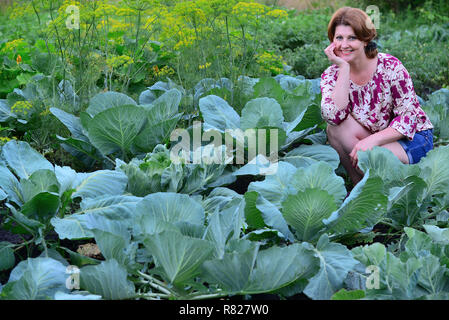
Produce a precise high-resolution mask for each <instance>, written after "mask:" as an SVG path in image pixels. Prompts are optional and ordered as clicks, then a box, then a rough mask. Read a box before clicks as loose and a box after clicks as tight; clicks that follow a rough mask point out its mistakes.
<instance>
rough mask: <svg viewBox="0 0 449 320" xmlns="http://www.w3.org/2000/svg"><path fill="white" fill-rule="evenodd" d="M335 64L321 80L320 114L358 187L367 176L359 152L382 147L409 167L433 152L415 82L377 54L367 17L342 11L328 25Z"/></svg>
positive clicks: (357, 11) (399, 66) (395, 61)
mask: <svg viewBox="0 0 449 320" xmlns="http://www.w3.org/2000/svg"><path fill="white" fill-rule="evenodd" d="M328 37H329V40H330V42H331V44H330V45H329V46H328V47H327V48H326V49H325V50H324V52H325V53H326V55H327V57H328V58H329V60H330V62H331V63H333V64H332V65H331V66H330V67H329V68H327V69H326V70H325V71H324V72H323V74H322V76H321V93H322V101H321V114H322V117H323V119H325V120H326V121H327V122H328V126H327V135H328V140H329V143H330V144H331V146H332V147H333V148H334V149H335V150H336V151H337V152H338V154H339V156H340V161H341V163H342V165H343V167H344V168H345V169H346V171H347V172H348V175H349V176H350V178H351V180H352V182H353V183H354V185H356V184H357V183H358V182H359V181H360V180H361V179H362V177H363V172H362V171H361V170H360V169H359V168H358V167H357V151H359V150H361V151H365V150H367V149H372V148H373V147H374V146H381V147H384V148H387V149H389V150H390V151H392V152H393V154H394V155H396V156H397V157H398V158H399V160H401V161H402V162H403V163H405V164H413V163H417V162H418V161H419V160H420V159H421V158H422V157H423V156H425V155H426V153H427V152H428V151H429V150H431V149H432V148H433V125H432V123H431V122H430V120H429V118H428V117H427V116H426V114H425V113H424V111H423V110H422V109H421V107H420V105H419V102H418V99H417V96H416V94H415V91H414V89H413V84H412V80H411V79H410V76H409V74H408V72H407V70H406V69H405V67H404V66H403V65H402V63H401V62H400V61H399V60H398V59H397V58H395V57H393V56H392V55H389V54H386V53H378V51H377V49H376V44H375V43H374V42H372V40H373V39H374V38H375V37H376V29H375V28H374V26H373V24H372V22H371V20H370V18H369V17H368V15H367V14H366V13H365V12H364V11H362V10H360V9H356V8H350V7H344V8H341V9H338V10H337V11H336V12H335V13H334V14H333V16H332V18H331V21H330V22H329V25H328Z"/></svg>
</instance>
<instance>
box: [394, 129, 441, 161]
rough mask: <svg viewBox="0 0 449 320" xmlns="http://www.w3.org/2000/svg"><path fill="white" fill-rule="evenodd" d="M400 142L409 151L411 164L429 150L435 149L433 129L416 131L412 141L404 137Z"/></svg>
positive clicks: (406, 151)
mask: <svg viewBox="0 0 449 320" xmlns="http://www.w3.org/2000/svg"><path fill="white" fill-rule="evenodd" d="M398 142H399V144H400V145H401V146H402V147H403V148H404V150H405V153H407V156H408V161H409V164H414V163H418V162H419V160H421V158H422V157H425V156H426V154H427V152H429V151H430V150H432V149H433V129H428V130H423V131H420V132H417V133H415V136H414V137H413V140H412V141H410V140H409V139H408V138H403V139H401V140H398Z"/></svg>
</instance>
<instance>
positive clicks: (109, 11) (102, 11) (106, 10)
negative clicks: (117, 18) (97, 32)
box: [94, 3, 118, 17]
mask: <svg viewBox="0 0 449 320" xmlns="http://www.w3.org/2000/svg"><path fill="white" fill-rule="evenodd" d="M117 11H118V8H117V7H116V6H114V5H112V4H107V3H100V5H99V6H98V8H97V9H95V11H94V14H95V16H96V17H103V16H112V15H114V14H116V12H117Z"/></svg>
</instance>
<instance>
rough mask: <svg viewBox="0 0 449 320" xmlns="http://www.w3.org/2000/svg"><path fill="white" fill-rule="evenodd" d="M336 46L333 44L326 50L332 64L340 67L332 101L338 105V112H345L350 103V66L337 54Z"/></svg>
mask: <svg viewBox="0 0 449 320" xmlns="http://www.w3.org/2000/svg"><path fill="white" fill-rule="evenodd" d="M334 50H335V44H334V43H333V42H332V43H331V44H330V45H329V46H328V47H327V48H326V49H325V50H324V52H325V53H326V56H327V58H328V59H329V61H330V62H332V63H334V64H336V65H337V66H338V78H337V81H336V82H335V87H334V90H333V92H332V96H331V97H332V100H333V101H334V103H335V104H336V106H337V108H338V110H343V109H345V108H346V107H347V106H348V103H349V71H350V66H349V63H347V62H346V61H345V60H343V59H342V58H340V57H338V56H337V55H336V54H335V52H334Z"/></svg>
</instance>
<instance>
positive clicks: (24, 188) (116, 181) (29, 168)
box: [0, 140, 127, 252]
mask: <svg viewBox="0 0 449 320" xmlns="http://www.w3.org/2000/svg"><path fill="white" fill-rule="evenodd" d="M2 158H3V159H4V160H3V161H2V162H1V164H0V171H1V172H2V173H1V178H0V188H1V189H0V190H1V194H2V198H3V200H4V201H5V205H6V207H7V208H8V209H9V212H10V213H9V214H8V213H5V214H6V217H5V219H6V220H5V221H4V227H7V228H8V229H10V230H11V231H13V232H14V233H20V234H29V235H31V236H32V238H31V240H29V241H27V243H28V244H33V243H34V244H36V245H41V246H42V250H43V251H45V252H47V245H46V243H45V237H46V235H47V234H48V233H49V232H50V231H51V230H52V229H53V227H52V226H51V225H50V220H51V219H52V218H53V217H55V216H60V217H64V215H65V214H66V213H68V212H69V211H70V206H71V204H72V203H73V202H74V201H75V199H76V198H81V199H87V198H94V197H97V196H100V195H120V194H122V193H123V191H124V188H125V187H126V183H127V177H126V175H124V174H123V173H121V172H118V171H108V170H100V171H97V172H94V173H91V174H89V173H77V172H75V171H74V170H72V169H71V168H69V167H59V166H54V165H52V164H51V163H50V162H49V161H48V160H46V159H45V158H44V157H43V156H42V155H41V154H39V153H38V152H37V151H35V150H34V149H32V148H31V147H30V146H29V145H28V144H27V143H26V142H22V141H19V142H16V141H14V140H13V141H9V142H7V143H6V144H5V145H4V146H3V147H2ZM102 183H103V184H104V185H103V187H101V184H102Z"/></svg>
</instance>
